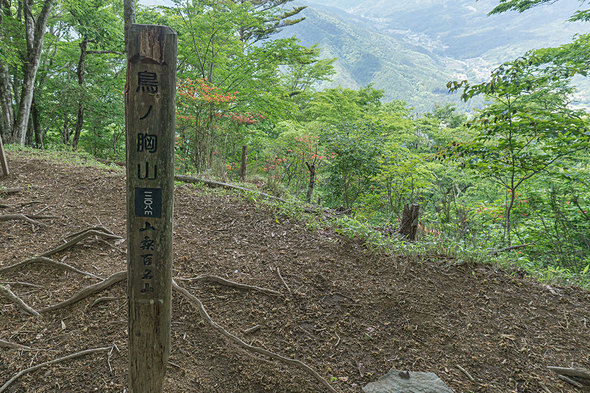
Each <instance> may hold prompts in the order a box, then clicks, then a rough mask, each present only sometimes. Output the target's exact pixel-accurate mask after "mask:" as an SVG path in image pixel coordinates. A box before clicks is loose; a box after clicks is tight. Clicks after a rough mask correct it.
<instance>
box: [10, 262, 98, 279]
mask: <svg viewBox="0 0 590 393" xmlns="http://www.w3.org/2000/svg"><path fill="white" fill-rule="evenodd" d="M34 263H35V264H46V265H50V266H53V267H57V268H60V269H64V270H69V271H72V272H74V273H78V274H82V275H83V276H88V277H92V278H96V279H97V280H102V278H100V277H98V276H97V275H95V274H92V273H89V272H85V271H83V270H80V269H77V268H75V267H73V266H71V265H68V264H67V263H64V262H58V261H54V260H53V259H50V258H47V257H33V258H30V259H26V260H24V261H22V262H18V263H15V264H14V265H10V266H6V267H4V268H2V269H0V274H2V273H6V272H8V271H10V270H14V269H17V268H20V267H23V266H25V265H30V264H34Z"/></svg>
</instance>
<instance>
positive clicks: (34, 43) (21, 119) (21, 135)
mask: <svg viewBox="0 0 590 393" xmlns="http://www.w3.org/2000/svg"><path fill="white" fill-rule="evenodd" d="M54 1H55V0H45V1H44V3H43V9H42V10H41V12H40V13H39V15H38V16H37V18H36V20H35V18H34V16H33V3H34V1H33V0H24V1H23V11H24V20H25V33H26V34H25V35H26V39H27V63H26V65H25V67H24V76H23V84H22V88H21V95H20V102H19V105H18V114H17V116H16V122H15V125H14V129H13V132H12V140H13V141H14V142H17V143H20V145H21V146H24V145H25V141H26V137H27V126H28V122H29V115H30V113H31V104H32V102H33V91H34V89H35V78H36V76H37V70H38V69H39V64H40V62H41V51H42V49H43V38H44V37H45V28H46V26H47V20H48V19H49V14H50V12H51V8H52V6H53V3H54Z"/></svg>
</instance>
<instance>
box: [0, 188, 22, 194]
mask: <svg viewBox="0 0 590 393" xmlns="http://www.w3.org/2000/svg"><path fill="white" fill-rule="evenodd" d="M22 190H23V189H22V188H18V187H16V188H1V187H0V195H10V194H17V193H19V192H21V191H22Z"/></svg>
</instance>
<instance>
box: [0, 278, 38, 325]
mask: <svg viewBox="0 0 590 393" xmlns="http://www.w3.org/2000/svg"><path fill="white" fill-rule="evenodd" d="M0 295H2V296H3V297H5V298H7V299H8V300H10V301H12V303H14V304H15V305H16V306H17V307H18V308H20V309H21V310H23V311H25V312H27V313H29V314H31V315H34V316H36V317H38V316H39V313H38V312H37V311H35V309H33V308H32V307H31V306H29V305H28V304H27V303H25V302H24V301H23V300H22V299H21V298H20V297H18V296H16V295H15V294H14V293H13V292H12V291H11V290H10V289H8V288H6V287H5V286H4V285H0Z"/></svg>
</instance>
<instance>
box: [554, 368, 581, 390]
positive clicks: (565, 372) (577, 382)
mask: <svg viewBox="0 0 590 393" xmlns="http://www.w3.org/2000/svg"><path fill="white" fill-rule="evenodd" d="M547 368H548V369H549V370H551V371H553V372H555V373H557V376H558V377H559V379H561V380H563V381H565V382H567V383H569V384H570V385H573V386H575V387H577V388H579V389H583V388H584V387H588V386H590V370H586V369H585V368H568V367H555V366H548V367H547ZM574 378H575V379H574Z"/></svg>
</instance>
